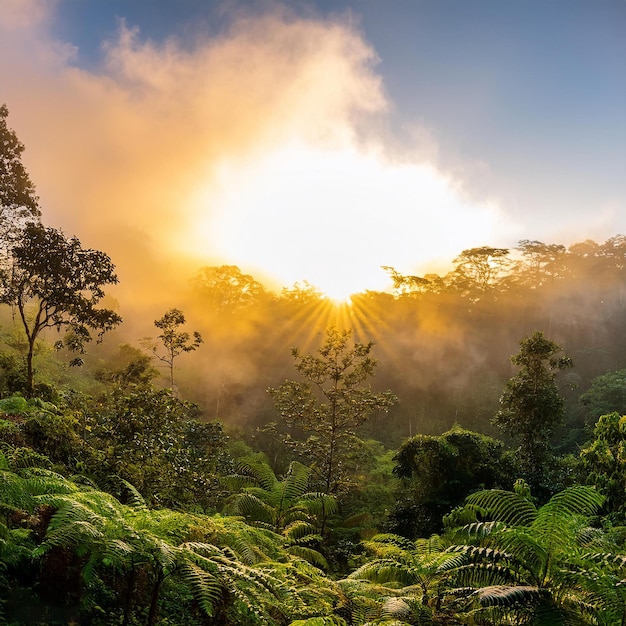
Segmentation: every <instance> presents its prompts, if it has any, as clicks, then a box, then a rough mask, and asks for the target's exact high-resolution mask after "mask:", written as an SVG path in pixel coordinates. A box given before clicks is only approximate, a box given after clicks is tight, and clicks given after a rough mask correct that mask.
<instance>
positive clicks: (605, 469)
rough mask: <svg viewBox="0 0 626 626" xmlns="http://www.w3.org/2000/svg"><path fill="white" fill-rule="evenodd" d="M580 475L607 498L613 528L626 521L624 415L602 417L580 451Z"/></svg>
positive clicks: (615, 413) (625, 435)
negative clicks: (589, 439)
mask: <svg viewBox="0 0 626 626" xmlns="http://www.w3.org/2000/svg"><path fill="white" fill-rule="evenodd" d="M580 461H581V465H582V469H583V474H584V476H585V478H586V481H587V483H588V484H590V485H594V486H595V487H596V489H597V490H598V491H599V492H600V493H601V494H602V495H604V496H606V499H607V500H606V509H607V513H608V518H609V519H610V520H611V521H612V522H613V523H614V524H615V525H620V526H622V525H624V522H625V521H626V491H625V490H624V485H625V484H626V414H624V413H618V412H616V411H613V412H612V413H608V414H607V415H602V416H601V417H600V418H599V419H598V421H597V423H596V425H595V428H594V429H593V438H592V439H591V441H590V442H589V443H588V444H587V445H586V446H585V447H584V448H583V449H582V450H581V451H580Z"/></svg>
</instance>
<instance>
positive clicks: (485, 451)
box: [390, 425, 515, 537]
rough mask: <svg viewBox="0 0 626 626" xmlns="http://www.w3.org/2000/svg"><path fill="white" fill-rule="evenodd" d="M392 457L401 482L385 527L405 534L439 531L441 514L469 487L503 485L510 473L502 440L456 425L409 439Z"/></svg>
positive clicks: (412, 535)
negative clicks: (437, 432) (435, 432)
mask: <svg viewBox="0 0 626 626" xmlns="http://www.w3.org/2000/svg"><path fill="white" fill-rule="evenodd" d="M394 459H395V461H396V466H395V468H394V474H395V475H396V476H398V477H399V478H400V480H401V484H400V487H399V488H398V490H397V504H396V507H395V510H394V511H393V513H392V515H391V517H390V527H391V529H392V530H393V531H394V532H396V533H399V534H401V535H404V536H406V537H417V536H422V537H424V536H429V535H431V534H432V533H435V532H441V530H442V518H443V516H444V515H446V514H447V513H449V512H450V511H451V510H452V509H453V508H454V507H456V506H458V505H459V504H461V503H462V502H463V500H464V499H465V497H466V496H467V495H468V494H469V493H471V492H472V491H476V490H479V489H485V488H488V489H491V488H497V487H505V486H507V485H510V484H512V482H513V478H514V476H515V473H514V468H513V466H512V463H511V462H510V460H509V459H508V457H507V456H506V454H505V449H504V444H503V443H502V442H501V441H498V440H496V439H492V438H491V437H487V436H486V435H481V434H480V433H475V432H472V431H469V430H465V429H463V428H461V427H460V426H458V425H456V426H454V427H453V428H452V429H451V430H449V431H447V432H445V433H443V434H442V435H440V436H432V435H416V436H415V437H412V438H411V439H408V440H407V441H405V442H404V443H403V444H402V446H401V447H400V449H399V450H398V452H397V453H396V455H395V457H394Z"/></svg>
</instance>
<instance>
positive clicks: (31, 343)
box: [26, 336, 35, 398]
mask: <svg viewBox="0 0 626 626" xmlns="http://www.w3.org/2000/svg"><path fill="white" fill-rule="evenodd" d="M34 353H35V337H34V336H33V337H32V339H31V338H29V339H28V354H27V355H26V397H27V398H32V397H33V389H34V384H33V354H34Z"/></svg>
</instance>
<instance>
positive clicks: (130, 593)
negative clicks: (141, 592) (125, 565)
mask: <svg viewBox="0 0 626 626" xmlns="http://www.w3.org/2000/svg"><path fill="white" fill-rule="evenodd" d="M134 588H135V568H134V567H133V568H131V570H130V574H129V576H128V586H127V587H126V597H125V598H124V621H123V622H122V626H128V624H129V622H130V606H131V600H132V597H133V590H134Z"/></svg>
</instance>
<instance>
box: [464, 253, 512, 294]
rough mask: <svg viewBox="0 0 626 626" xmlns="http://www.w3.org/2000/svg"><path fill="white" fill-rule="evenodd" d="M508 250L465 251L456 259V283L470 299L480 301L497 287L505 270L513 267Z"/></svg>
mask: <svg viewBox="0 0 626 626" xmlns="http://www.w3.org/2000/svg"><path fill="white" fill-rule="evenodd" d="M508 255H509V250H508V249H507V248H492V247H491V246H482V247H480V248H470V249H469V250H463V252H461V254H460V255H459V256H458V257H456V259H454V262H455V263H457V266H456V268H455V270H454V274H455V281H454V282H455V283H456V284H457V285H458V287H459V289H460V290H462V291H463V292H467V293H468V294H469V295H470V297H472V298H474V299H476V300H479V299H480V298H482V297H484V296H485V295H486V294H487V293H488V292H489V291H490V290H492V289H493V288H494V287H495V286H496V285H497V281H498V280H499V279H500V277H501V276H502V274H503V273H504V272H505V270H506V269H507V268H508V267H509V266H510V265H511V261H510V260H509V258H508Z"/></svg>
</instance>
